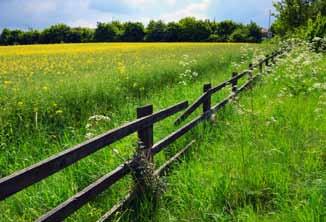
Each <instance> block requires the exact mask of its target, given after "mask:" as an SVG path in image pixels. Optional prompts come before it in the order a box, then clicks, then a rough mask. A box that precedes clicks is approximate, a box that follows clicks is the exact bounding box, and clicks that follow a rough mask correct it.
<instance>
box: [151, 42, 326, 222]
mask: <svg viewBox="0 0 326 222" xmlns="http://www.w3.org/2000/svg"><path fill="white" fill-rule="evenodd" d="M325 61H326V60H325V56H324V55H316V54H313V53H311V52H309V51H308V50H307V49H306V47H305V46H302V45H301V46H299V47H298V48H296V49H295V50H293V51H292V52H291V53H290V55H288V57H286V58H284V59H282V60H280V61H279V64H280V65H278V66H277V67H275V69H273V71H272V72H270V73H269V74H268V76H264V78H263V79H262V81H261V82H260V83H259V84H257V85H256V86H255V88H253V89H252V91H249V92H247V93H245V94H244V95H243V96H241V97H240V98H239V100H238V101H237V102H235V103H234V104H233V106H228V107H227V109H226V110H225V111H224V112H223V113H222V114H220V115H218V117H217V121H216V123H214V124H213V125H211V124H207V125H206V126H205V127H204V128H203V129H201V135H200V136H198V137H199V138H200V139H201V140H199V142H198V143H197V146H196V147H194V150H193V152H192V155H191V156H190V157H187V158H186V159H185V160H184V161H185V163H183V164H181V165H180V166H179V167H178V169H177V170H175V171H173V173H172V175H170V176H169V177H168V178H167V181H168V182H167V183H168V191H167V193H166V194H165V195H164V196H163V198H162V200H161V206H160V208H159V210H158V214H157V218H156V220H157V221H325V219H326V214H325V212H326V199H325V198H326V196H325V194H326V186H325V184H326V183H325V180H326V171H325V163H326V159H325V154H326V153H325V147H326V146H325V145H326V144H325V141H326V136H325V135H326V124H325V122H326V119H325V117H326V113H325V105H326V104H325V99H326V97H325V96H326V94H325V80H326V63H325Z"/></svg>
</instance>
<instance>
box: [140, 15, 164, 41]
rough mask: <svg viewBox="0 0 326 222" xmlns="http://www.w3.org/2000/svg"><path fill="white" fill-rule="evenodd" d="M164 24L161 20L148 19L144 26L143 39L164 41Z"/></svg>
mask: <svg viewBox="0 0 326 222" xmlns="http://www.w3.org/2000/svg"><path fill="white" fill-rule="evenodd" d="M165 35H166V25H165V23H164V22H163V21H161V20H159V21H153V20H152V21H150V22H149V24H148V26H147V28H146V37H145V40H146V41H149V42H162V41H165Z"/></svg>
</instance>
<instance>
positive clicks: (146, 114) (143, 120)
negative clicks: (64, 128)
mask: <svg viewBox="0 0 326 222" xmlns="http://www.w3.org/2000/svg"><path fill="white" fill-rule="evenodd" d="M284 51H286V49H281V50H278V51H275V52H274V53H272V54H271V55H266V57H265V59H264V60H261V61H260V62H259V63H257V64H250V65H249V67H248V68H249V69H248V70H245V71H243V72H241V73H235V72H234V73H232V77H231V78H230V79H228V80H226V81H224V82H222V83H220V84H219V85H217V86H215V87H212V85H211V84H210V83H208V84H205V85H204V86H203V94H202V95H201V96H199V98H198V99H197V100H196V101H195V102H194V103H193V104H192V105H190V106H188V101H184V102H181V103H178V104H176V105H173V106H171V107H168V108H166V109H164V110H161V111H158V112H156V113H153V106H152V105H147V106H144V107H139V108H137V119H136V120H134V121H132V122H129V123H127V124H125V125H122V126H121V127H118V128H116V129H112V130H110V131H108V132H106V133H104V134H102V135H100V136H97V137H95V138H93V139H91V140H88V141H86V142H84V143H81V144H79V145H76V146H74V147H72V148H70V149H67V150H65V151H63V152H60V153H59V154H57V155H54V156H52V157H50V158H48V159H45V160H43V161H41V162H39V163H37V164H34V165H32V166H30V167H28V168H25V169H23V170H20V171H18V172H15V173H13V174H12V175H9V176H7V177H4V178H1V179H0V201H1V200H4V199H6V198H7V197H9V196H12V195H14V194H15V193H17V192H19V191H21V190H23V189H25V188H26V187H28V186H31V185H33V184H35V183H37V182H39V181H41V180H43V179H45V178H47V177H49V176H51V175H52V174H54V173H57V172H59V171H61V170H62V169H64V168H66V167H68V166H70V165H72V164H74V163H76V162H77V161H79V160H81V159H83V158H85V157H87V156H89V155H91V154H92V153H94V152H96V151H98V150H100V149H103V148H104V147H106V146H108V145H110V144H112V143H114V142H116V141H118V140H120V139H123V138H124V137H126V136H129V135H131V134H133V133H136V132H137V134H138V139H139V141H141V144H142V146H141V147H139V148H138V152H142V153H143V154H144V156H145V157H146V159H147V160H148V161H149V162H152V163H154V160H153V157H154V156H155V155H156V154H158V153H159V152H161V151H162V150H163V149H164V148H166V147H167V146H169V145H170V144H172V143H173V142H175V141H176V140H177V139H179V138H180V137H182V136H183V135H185V134H186V133H187V132H189V131H190V130H191V129H193V128H194V127H196V126H197V125H198V124H199V123H200V122H202V121H204V120H207V119H209V118H210V116H211V115H212V114H213V113H216V112H218V111H219V110H220V109H221V108H223V107H224V106H226V105H227V104H228V103H229V102H230V101H231V100H232V99H233V98H234V97H235V96H236V95H237V94H238V93H240V92H242V91H244V90H245V89H246V88H247V87H248V86H250V85H252V84H253V83H254V81H255V80H257V78H258V77H260V76H261V75H262V73H263V66H264V65H265V66H270V65H271V64H270V62H271V63H272V64H274V63H275V58H276V57H277V56H280V55H282V53H283V52H284ZM256 68H258V69H259V73H258V74H257V75H255V76H254V75H253V71H254V69H256ZM246 75H248V76H249V78H248V80H247V81H246V82H245V83H244V84H243V85H242V86H240V87H239V86H238V81H239V80H240V79H242V78H243V77H244V76H246ZM229 85H231V86H232V91H231V94H230V95H229V96H227V97H226V98H224V99H223V100H222V101H220V102H219V103H217V104H215V105H214V106H212V105H211V97H212V95H214V94H215V93H217V92H219V91H220V90H222V89H224V88H225V87H226V86H229ZM201 105H202V107H203V113H202V114H201V115H200V116H198V117H196V118H194V119H193V120H191V121H190V122H189V123H187V124H185V125H184V126H182V127H181V128H179V129H178V130H176V131H175V132H173V133H171V134H170V135H168V136H166V137H165V138H163V139H162V140H160V141H158V142H156V143H155V144H154V139H153V138H154V132H153V127H154V124H155V123H157V122H159V121H161V120H164V119H166V118H168V117H170V116H172V115H174V114H176V113H178V112H180V111H182V110H184V112H183V113H182V114H181V115H180V116H179V117H178V118H177V119H176V121H175V125H179V124H180V123H181V122H183V121H184V120H186V119H187V118H188V117H189V116H190V115H191V114H192V113H193V112H194V111H196V110H197V109H198V108H199V107H200V106H201ZM194 142H195V141H191V142H190V143H189V144H188V145H187V146H186V147H185V148H183V149H182V150H180V151H179V152H177V154H175V155H174V156H173V157H172V158H170V159H169V160H168V161H166V162H165V163H164V164H163V165H162V166H161V167H159V168H158V169H156V171H155V172H154V175H157V176H160V175H163V174H164V173H165V172H167V170H168V169H169V168H170V167H171V165H172V164H173V163H174V162H175V161H177V160H178V159H179V158H180V157H181V156H182V155H184V154H185V153H186V152H187V151H188V150H189V148H190V147H191V146H192V145H193V144H194ZM135 161H136V158H134V159H131V160H128V161H126V162H124V163H122V164H121V165H120V166H118V167H117V168H116V169H115V170H113V171H111V172H110V173H108V174H106V175H104V176H103V177H101V178H100V179H98V180H96V181H95V182H94V183H92V184H90V185H89V186H87V187H86V188H84V189H83V190H82V191H80V192H78V193H77V194H75V195H74V196H72V197H71V198H69V199H68V200H66V201H64V202H63V203H61V204H60V205H58V206H57V207H56V208H54V209H52V210H51V211H49V212H47V213H46V214H44V215H43V216H41V217H40V218H39V219H38V220H37V221H40V222H41V221H62V220H64V219H65V218H67V217H68V216H70V215H71V214H72V213H74V212H75V211H77V210H78V209H79V208H81V207H82V206H83V205H85V204H86V203H87V202H89V201H90V200H91V199H93V198H94V197H96V196H97V195H99V194H100V193H102V192H103V191H105V190H106V189H108V188H109V187H110V186H112V185H113V184H115V183H116V182H117V181H119V180H120V179H122V178H124V177H125V176H126V175H128V174H129V173H131V171H132V170H133V168H132V165H133V164H134V163H135ZM136 197H137V193H136V191H135V190H134V191H131V192H130V193H129V194H128V195H127V196H126V197H125V198H124V199H123V200H122V201H120V202H119V203H118V204H116V205H115V206H114V207H113V208H111V209H110V211H108V212H107V213H106V214H105V215H103V217H102V218H100V219H99V221H105V220H109V219H111V218H112V216H114V215H115V213H116V212H117V211H120V210H122V209H124V208H126V207H127V205H128V203H130V201H131V200H132V199H134V198H136Z"/></svg>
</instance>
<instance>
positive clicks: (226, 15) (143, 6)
mask: <svg viewBox="0 0 326 222" xmlns="http://www.w3.org/2000/svg"><path fill="white" fill-rule="evenodd" d="M270 9H273V1H272V0H27V1H26V0H0V30H2V29H3V28H11V29H16V28H19V29H29V28H34V29H43V28H46V27H49V26H51V25H53V24H57V23H65V24H68V25H70V26H73V27H77V26H82V27H96V24H97V22H109V21H112V20H119V21H140V22H144V23H145V24H147V23H148V22H149V21H150V20H152V19H154V20H158V19H161V20H164V21H166V22H169V21H178V20H179V19H181V18H184V17H186V16H193V17H196V18H198V19H212V20H213V19H215V20H216V21H221V20H225V19H232V20H234V21H236V22H242V23H249V22H250V21H255V22H257V23H258V24H259V25H261V26H262V27H267V26H268V14H269V10H270Z"/></svg>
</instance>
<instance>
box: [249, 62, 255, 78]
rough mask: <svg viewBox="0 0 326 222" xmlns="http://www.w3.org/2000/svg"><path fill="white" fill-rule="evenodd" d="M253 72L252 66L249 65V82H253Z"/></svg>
mask: <svg viewBox="0 0 326 222" xmlns="http://www.w3.org/2000/svg"><path fill="white" fill-rule="evenodd" d="M253 71H254V66H253V65H252V63H250V64H249V73H248V76H249V81H252V80H253Z"/></svg>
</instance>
